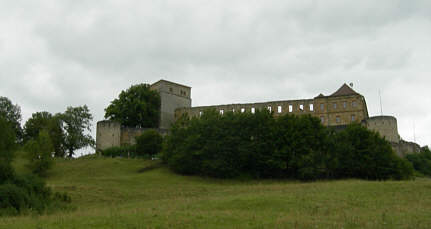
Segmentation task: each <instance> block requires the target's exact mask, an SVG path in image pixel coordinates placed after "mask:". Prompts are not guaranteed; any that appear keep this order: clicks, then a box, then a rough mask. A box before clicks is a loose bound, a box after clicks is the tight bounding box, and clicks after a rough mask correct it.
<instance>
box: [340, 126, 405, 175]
mask: <svg viewBox="0 0 431 229" xmlns="http://www.w3.org/2000/svg"><path fill="white" fill-rule="evenodd" d="M334 140H335V144H336V147H334V149H333V150H334V152H335V154H336V156H335V157H336V158H337V161H338V164H337V168H336V169H335V175H336V176H337V177H339V178H350V177H356V178H363V179H372V180H386V179H403V178H408V177H410V176H412V175H413V169H412V168H411V165H409V163H406V162H405V160H404V159H401V158H399V157H398V156H396V155H395V154H394V152H393V150H392V147H391V145H390V143H389V142H387V141H386V140H384V139H383V138H381V137H380V136H379V134H378V133H376V132H371V131H369V130H367V129H366V128H365V127H363V126H360V125H359V124H354V125H350V126H348V127H347V129H346V130H344V131H341V132H340V133H338V134H337V135H336V136H335V138H334ZM401 171H403V172H401ZM404 176H405V177H404Z"/></svg>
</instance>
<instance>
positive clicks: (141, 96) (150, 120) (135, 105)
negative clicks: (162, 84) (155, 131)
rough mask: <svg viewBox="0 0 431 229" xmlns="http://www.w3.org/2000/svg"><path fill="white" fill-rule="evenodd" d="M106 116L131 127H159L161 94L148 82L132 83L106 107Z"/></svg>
mask: <svg viewBox="0 0 431 229" xmlns="http://www.w3.org/2000/svg"><path fill="white" fill-rule="evenodd" d="M105 118H107V119H110V120H113V121H118V122H120V123H121V124H122V125H124V126H129V127H139V128H154V127H158V126H159V121H160V120H159V119H160V95H159V93H157V91H153V90H151V89H150V85H148V84H138V85H132V86H131V87H130V88H129V89H127V90H126V91H122V92H121V93H120V95H119V97H118V99H115V100H114V101H112V102H111V104H110V105H109V106H108V107H107V108H106V109H105Z"/></svg>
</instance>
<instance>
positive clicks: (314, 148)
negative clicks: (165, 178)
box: [162, 110, 413, 180]
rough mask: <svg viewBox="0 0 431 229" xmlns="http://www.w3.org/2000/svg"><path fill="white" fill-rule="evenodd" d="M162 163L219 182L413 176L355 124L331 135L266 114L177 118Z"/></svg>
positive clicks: (314, 124) (317, 126) (300, 119)
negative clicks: (234, 179) (230, 179)
mask: <svg viewBox="0 0 431 229" xmlns="http://www.w3.org/2000/svg"><path fill="white" fill-rule="evenodd" d="M162 160H163V161H164V162H165V163H167V164H168V166H169V167H171V168H172V169H173V170H174V171H176V172H178V173H182V174H195V175H201V176H210V177H220V178H231V177H254V178H293V179H300V180H315V179H329V178H362V179H372V180H386V179H408V178H410V177H411V176H412V174H413V169H412V166H411V165H410V163H408V162H407V161H405V160H403V159H401V158H399V157H397V156H396V155H395V153H394V152H393V150H392V148H391V145H390V144H389V143H388V142H387V141H386V140H384V139H383V138H381V137H380V136H379V135H378V134H377V133H374V132H371V131H369V130H367V129H366V128H364V127H362V126H360V125H359V124H356V125H351V126H349V127H348V128H347V129H345V130H344V131H341V132H335V131H332V130H331V129H329V128H326V127H323V126H322V125H321V123H320V120H319V119H317V118H315V117H311V116H309V115H303V116H292V115H285V116H282V117H279V118H274V116H273V115H272V114H271V113H270V112H268V111H267V110H263V111H259V110H257V111H256V112H255V113H254V114H252V113H247V112H246V113H232V112H225V113H224V114H223V115H220V114H219V113H218V112H216V111H215V110H207V111H205V112H204V113H203V115H202V116H201V117H200V118H192V119H189V118H188V117H187V116H183V117H181V118H180V119H179V120H178V121H177V122H176V123H175V124H174V125H173V127H172V128H171V132H170V135H168V136H167V137H166V141H165V145H164V150H163V153H162Z"/></svg>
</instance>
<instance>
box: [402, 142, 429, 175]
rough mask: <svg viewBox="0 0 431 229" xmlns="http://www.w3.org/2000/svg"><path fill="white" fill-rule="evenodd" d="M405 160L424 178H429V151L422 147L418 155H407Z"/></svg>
mask: <svg viewBox="0 0 431 229" xmlns="http://www.w3.org/2000/svg"><path fill="white" fill-rule="evenodd" d="M406 159H407V160H408V161H410V162H411V163H412V164H413V167H414V168H415V170H416V171H418V172H420V173H421V174H423V175H425V176H431V151H430V150H429V148H428V147H423V148H422V149H421V152H420V153H418V154H408V155H406Z"/></svg>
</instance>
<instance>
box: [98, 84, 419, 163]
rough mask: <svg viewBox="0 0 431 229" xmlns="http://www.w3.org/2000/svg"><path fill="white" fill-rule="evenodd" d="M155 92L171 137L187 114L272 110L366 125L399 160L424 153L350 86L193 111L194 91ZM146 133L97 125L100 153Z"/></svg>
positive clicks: (162, 87)
mask: <svg viewBox="0 0 431 229" xmlns="http://www.w3.org/2000/svg"><path fill="white" fill-rule="evenodd" d="M151 89H152V90H156V91H158V92H159V94H160V99H161V107H160V111H161V112H160V124H159V128H158V131H159V132H160V133H167V132H168V131H169V128H170V126H171V125H172V123H174V122H175V121H176V119H178V118H179V117H181V116H182V115H183V114H187V115H188V116H189V117H199V116H200V115H202V112H204V110H207V109H215V110H217V111H218V112H220V114H223V113H224V112H228V111H233V112H251V113H254V112H255V111H256V110H258V109H259V110H260V109H268V110H269V111H271V112H272V113H273V115H274V116H276V117H277V116H281V115H285V114H294V115H304V114H309V115H311V116H314V117H317V118H319V119H320V120H321V122H322V124H323V125H324V126H328V127H332V128H335V129H343V128H345V127H346V126H347V125H349V124H351V123H362V124H363V125H365V126H366V127H367V128H368V129H370V130H374V131H377V132H379V133H380V135H381V136H383V137H385V138H386V140H388V141H389V142H390V143H391V144H392V148H393V149H394V151H395V152H396V153H397V154H398V155H399V156H404V155H405V154H408V153H416V152H419V151H420V147H419V145H417V144H416V143H412V142H406V141H403V140H401V138H400V136H399V134H398V127H397V119H396V118H395V117H393V116H374V117H369V115H368V109H367V104H366V101H365V98H364V96H362V95H361V94H359V93H357V92H356V91H354V90H353V89H352V88H351V87H349V86H348V85H347V84H344V85H342V86H341V88H340V89H338V90H337V91H336V92H334V93H333V94H331V95H328V96H325V95H323V94H319V95H318V96H317V97H314V98H312V99H301V100H281V101H271V102H263V103H246V104H226V105H215V106H200V107H192V106H191V105H192V100H191V87H189V86H185V85H181V84H177V83H174V82H170V81H166V80H159V81H157V82H156V83H154V84H152V85H151ZM144 131H145V129H136V128H128V127H123V126H121V124H120V123H118V122H113V121H108V120H104V121H100V122H98V123H97V133H96V150H104V149H106V148H109V147H112V146H120V145H125V144H135V137H136V136H139V135H140V134H142V133H143V132H144Z"/></svg>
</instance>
